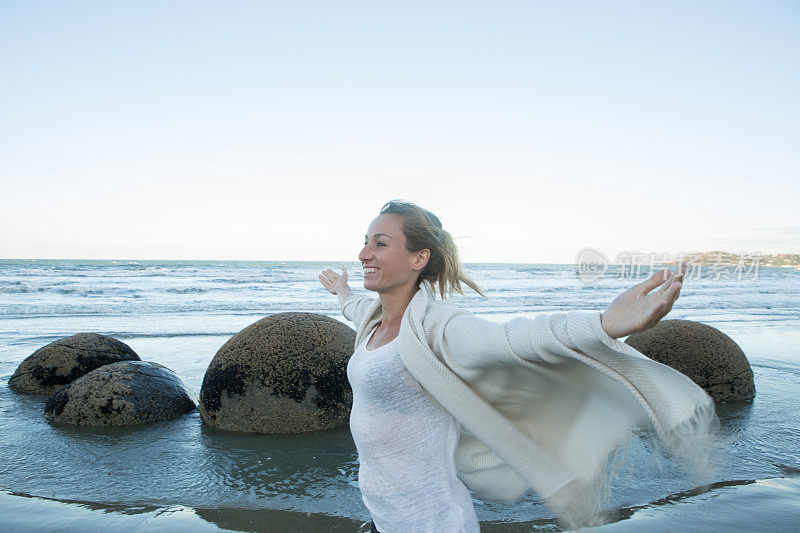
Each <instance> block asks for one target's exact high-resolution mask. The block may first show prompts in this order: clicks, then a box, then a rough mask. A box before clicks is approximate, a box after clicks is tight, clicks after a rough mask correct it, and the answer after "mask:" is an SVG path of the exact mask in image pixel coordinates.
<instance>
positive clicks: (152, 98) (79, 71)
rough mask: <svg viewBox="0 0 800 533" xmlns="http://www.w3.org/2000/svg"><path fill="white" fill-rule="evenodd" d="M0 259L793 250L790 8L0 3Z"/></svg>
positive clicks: (795, 86) (564, 257)
mask: <svg viewBox="0 0 800 533" xmlns="http://www.w3.org/2000/svg"><path fill="white" fill-rule="evenodd" d="M0 69H1V70H0V180H1V182H2V183H1V184H2V187H1V188H0V257H2V258H96V259H112V258H113V259H255V260H337V261H339V260H357V255H358V252H359V250H360V249H361V246H362V245H363V236H364V233H365V232H366V229H367V226H368V225H369V223H370V221H371V220H372V219H373V218H374V217H375V216H376V215H377V214H378V211H379V209H380V207H381V206H382V205H383V203H385V202H386V201H388V200H390V199H393V198H403V199H407V200H412V201H415V202H417V203H419V204H420V205H422V206H423V207H426V208H427V209H430V210H431V211H433V212H434V213H436V214H437V215H438V216H439V218H440V219H441V220H442V222H443V224H444V227H445V229H448V230H449V231H450V232H451V233H452V234H453V235H454V237H455V238H456V242H457V243H458V244H459V245H460V250H461V257H462V259H463V260H464V261H467V262H473V261H474V262H556V263H571V262H573V261H574V260H575V257H576V255H577V253H578V251H579V250H580V249H582V248H584V247H592V248H595V249H597V250H599V251H601V252H602V253H604V254H606V255H608V256H614V255H615V254H617V253H619V252H620V251H625V250H638V251H642V252H654V253H662V252H668V253H678V252H681V251H684V252H686V251H708V250H717V249H721V250H727V251H731V252H745V253H754V252H761V253H778V252H788V253H800V209H798V203H800V202H799V201H800V142H799V141H800V134H799V133H798V132H799V131H800V129H799V126H798V124H800V103H799V100H798V95H800V2H797V1H785V2H775V1H768V0H767V1H757V2H756V1H748V2H738V1H731V0H725V1H703V2H697V1H694V0H692V1H680V2H677V1H661V2H651V1H643V0H635V1H629V2H615V1H609V2H597V1H586V2H569V1H565V2H552V1H551V2H538V1H491V2H490V1H484V2H473V1H465V0H460V1H457V2H444V1H441V2H437V1H434V2H431V1H425V2H416V1H408V0H406V1H403V2H376V1H369V2H331V1H322V0H318V1H303V0H294V1H284V2H271V1H259V2H255V1H254V2H239V1H225V2H205V1H181V2H177V1H169V2H167V1H136V2H107V1H96V2H77V1H71V2H58V1H53V2H39V1H27V0H24V1H8V0H3V1H0Z"/></svg>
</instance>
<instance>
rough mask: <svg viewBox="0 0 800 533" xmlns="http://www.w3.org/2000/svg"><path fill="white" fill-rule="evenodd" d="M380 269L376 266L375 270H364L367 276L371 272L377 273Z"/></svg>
mask: <svg viewBox="0 0 800 533" xmlns="http://www.w3.org/2000/svg"><path fill="white" fill-rule="evenodd" d="M378 270H380V269H379V268H376V269H374V270H364V275H365V276H368V275H370V274H374V273H376V272H377V271H378Z"/></svg>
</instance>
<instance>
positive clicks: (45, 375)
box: [8, 333, 141, 394]
mask: <svg viewBox="0 0 800 533" xmlns="http://www.w3.org/2000/svg"><path fill="white" fill-rule="evenodd" d="M140 360H141V359H140V358H139V356H138V355H136V352H134V351H133V350H132V349H131V347H130V346H128V345H127V344H125V343H124V342H122V341H118V340H117V339H115V338H113V337H108V336H106V335H100V334H99V333H78V334H77V335H72V336H69V337H64V338H63V339H58V340H57V341H54V342H51V343H50V344H48V345H46V346H42V347H41V348H39V349H38V350H36V351H35V352H33V354H31V355H29V356H28V357H27V358H25V360H23V361H22V362H21V363H20V364H19V366H18V367H17V370H16V371H15V372H14V375H12V376H11V379H9V381H8V386H9V388H10V389H11V390H13V391H14V392H19V393H26V394H52V393H54V392H55V391H57V390H58V389H60V388H61V387H63V386H64V385H67V384H68V383H71V382H72V381H74V380H76V379H78V378H79V377H81V376H83V375H85V374H88V373H89V372H91V371H92V370H94V369H96V368H100V367H101V366H103V365H108V364H111V363H116V362H118V361H140Z"/></svg>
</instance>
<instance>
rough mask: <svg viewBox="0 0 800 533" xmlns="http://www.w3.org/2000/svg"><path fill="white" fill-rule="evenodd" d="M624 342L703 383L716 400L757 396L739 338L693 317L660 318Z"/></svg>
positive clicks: (750, 370) (751, 371)
mask: <svg viewBox="0 0 800 533" xmlns="http://www.w3.org/2000/svg"><path fill="white" fill-rule="evenodd" d="M625 343H626V344H628V345H630V346H632V347H633V348H635V349H636V350H638V351H639V352H641V353H643V354H644V355H646V356H647V357H649V358H650V359H653V360H655V361H658V362H659V363H661V364H664V365H667V366H670V367H672V368H674V369H675V370H677V371H678V372H681V373H682V374H685V375H686V376H688V377H689V378H691V379H692V381H694V382H695V383H697V384H698V385H700V386H701V387H703V389H705V391H706V392H707V393H708V394H709V396H711V397H712V398H713V399H714V400H715V401H718V402H720V401H730V400H749V399H752V398H753V397H755V395H756V388H755V384H754V383H753V370H752V369H751V368H750V363H749V362H748V360H747V357H745V355H744V352H743V351H742V349H741V348H740V347H739V345H738V344H736V342H734V341H733V339H731V338H730V337H728V336H727V335H725V334H724V333H722V332H721V331H720V330H718V329H716V328H712V327H711V326H708V325H706V324H702V323H700V322H694V321H691V320H661V321H659V322H658V323H657V324H656V325H655V326H653V327H652V328H649V329H646V330H644V331H640V332H639V333H634V334H632V335H630V336H629V337H628V338H627V339H625Z"/></svg>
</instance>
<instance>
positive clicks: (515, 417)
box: [319, 201, 718, 533]
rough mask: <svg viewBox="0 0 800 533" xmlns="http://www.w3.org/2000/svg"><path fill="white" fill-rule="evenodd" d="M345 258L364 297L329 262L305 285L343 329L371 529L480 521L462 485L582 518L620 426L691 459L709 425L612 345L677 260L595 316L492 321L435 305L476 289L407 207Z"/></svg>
mask: <svg viewBox="0 0 800 533" xmlns="http://www.w3.org/2000/svg"><path fill="white" fill-rule="evenodd" d="M359 260H360V261H361V263H362V265H363V268H364V288H365V289H367V290H370V291H374V292H377V293H378V296H379V298H377V299H376V298H369V297H367V296H360V295H357V294H355V293H354V292H353V291H352V289H351V288H350V287H349V285H348V284H347V270H346V269H345V268H344V267H342V271H341V274H337V273H336V272H334V271H333V270H325V271H323V272H322V273H321V274H320V276H319V279H320V282H321V283H322V284H323V286H324V287H325V288H326V289H327V290H328V291H330V292H331V293H332V294H335V295H337V296H338V297H339V300H340V303H341V304H342V313H343V314H344V316H345V317H346V318H348V319H349V320H351V321H352V322H354V323H355V324H356V328H357V329H356V331H357V335H356V342H355V352H354V354H353V356H352V357H351V359H350V360H349V361H348V365H347V374H348V379H349V381H350V384H351V386H352V389H353V407H352V411H351V415H350V429H351V432H352V434H353V439H354V442H355V444H356V447H357V450H358V455H359V475H358V481H359V486H360V489H361V492H362V498H363V500H364V503H365V505H366V506H367V508H368V509H369V511H370V514H371V515H372V531H381V532H384V533H393V532H400V531H403V532H409V531H413V532H416V531H459V532H475V531H479V526H478V519H477V516H476V514H475V510H474V507H473V504H472V497H471V494H470V489H471V490H472V491H473V492H474V493H475V494H476V495H478V496H479V497H481V498H488V499H495V500H498V501H504V502H514V501H517V500H518V499H519V498H520V497H521V496H522V495H523V494H524V493H525V492H526V491H527V490H528V489H532V490H534V491H535V492H536V493H537V494H538V495H540V496H541V497H542V498H544V500H545V502H546V503H547V504H548V505H549V506H550V507H551V508H552V509H553V511H554V512H555V513H556V514H557V515H558V517H559V519H560V520H562V523H564V524H566V525H568V526H575V525H586V524H589V523H592V521H594V523H597V520H598V513H599V512H600V511H599V505H600V500H601V499H602V497H601V496H602V494H603V492H604V490H605V465H606V461H607V459H608V457H609V455H610V454H611V452H613V451H614V450H615V449H616V448H617V447H618V445H619V444H620V443H621V442H623V441H624V440H625V439H626V438H628V437H629V436H630V432H631V429H632V428H633V426H635V425H637V424H640V423H648V422H649V423H650V424H651V425H652V426H654V427H655V429H656V430H657V432H658V435H659V436H660V437H661V438H662V439H663V440H664V442H665V443H666V444H667V445H668V446H669V450H670V451H672V452H673V453H674V454H675V455H676V456H678V455H680V456H682V457H684V458H687V459H690V460H692V459H694V460H698V457H699V455H698V453H697V452H698V450H701V449H703V446H705V445H707V444H708V436H709V435H710V434H711V431H712V429H713V428H714V427H716V425H718V419H717V417H716V414H715V412H714V405H713V401H712V400H711V398H710V396H708V394H706V393H705V391H703V390H702V389H701V388H700V387H699V386H697V385H696V384H694V382H692V381H691V380H690V379H689V378H688V377H686V376H684V375H683V374H681V373H679V372H677V371H675V370H673V369H671V368H670V367H667V366H665V365H661V364H659V363H657V362H655V361H652V360H650V359H648V358H647V357H645V356H644V355H642V354H641V353H639V352H637V351H636V350H634V349H633V348H631V347H630V346H628V345H626V344H624V343H621V342H619V341H618V340H616V339H617V338H618V337H622V336H625V335H629V334H631V333H634V332H637V331H641V330H644V329H647V328H649V327H651V326H653V325H655V324H656V323H657V322H658V321H659V320H660V319H661V318H662V317H663V316H664V315H666V314H667V313H668V312H669V311H670V309H672V306H673V304H674V302H675V300H676V299H677V298H678V295H679V293H680V288H681V282H682V279H683V276H684V274H685V272H686V266H685V265H682V266H681V268H679V271H678V272H677V273H676V274H674V275H673V274H672V273H671V272H670V271H669V269H666V270H663V271H660V272H658V273H656V274H654V275H653V276H651V277H650V278H649V279H647V280H646V281H644V282H642V283H639V284H637V285H635V286H634V287H632V288H631V289H629V290H627V291H625V292H624V293H622V294H621V295H619V296H618V297H617V298H616V299H615V300H614V301H613V302H612V303H611V305H610V306H609V307H608V309H606V310H605V311H604V312H602V313H600V312H588V311H568V312H558V313H541V314H539V315H537V316H536V317H535V318H533V319H529V318H525V317H518V318H515V319H513V320H510V321H508V322H505V323H496V322H491V321H488V320H485V319H483V318H481V317H478V316H477V315H475V314H474V313H471V312H469V311H466V310H464V309H460V308H457V307H455V306H454V305H452V304H451V303H450V302H448V301H447V300H445V298H447V297H448V296H449V295H452V292H453V290H455V291H458V292H459V293H461V294H463V292H462V291H461V286H460V284H461V283H462V282H463V283H465V284H466V285H468V286H469V287H471V288H472V289H473V290H475V291H476V292H478V293H479V294H481V295H482V296H483V292H482V291H481V290H480V288H479V287H478V286H477V285H476V284H475V283H474V282H473V281H472V280H470V279H469V278H467V277H466V276H465V275H464V274H463V272H462V268H461V263H460V261H459V257H458V250H457V247H456V245H455V243H454V242H453V239H452V237H451V236H450V234H449V233H448V232H447V231H445V230H444V229H443V228H442V224H441V222H440V221H439V219H438V218H437V217H436V216H435V215H434V214H432V213H431V212H430V211H428V210H425V209H423V208H421V207H419V206H417V205H415V204H413V203H411V202H405V201H390V202H387V203H386V204H385V205H384V206H383V207H382V208H381V211H380V214H379V215H378V217H377V218H375V219H374V220H373V221H372V223H371V224H370V226H369V229H368V231H367V235H365V243H364V248H363V249H362V251H361V253H360V254H359ZM437 285H438V287H439V292H440V294H441V297H442V299H440V300H436V299H435V296H434V292H433V288H434V287H435V286H437Z"/></svg>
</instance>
